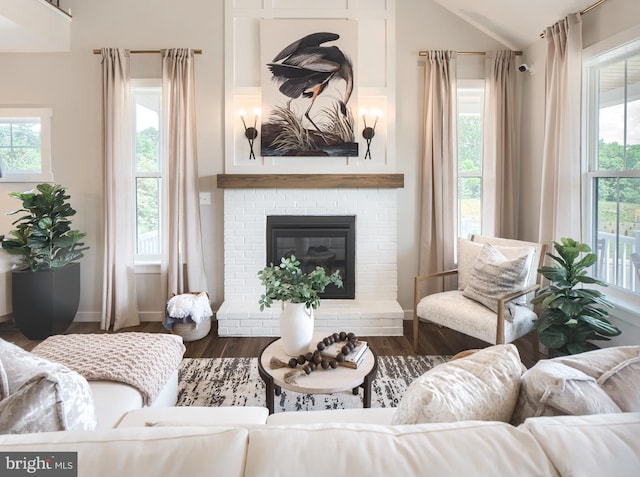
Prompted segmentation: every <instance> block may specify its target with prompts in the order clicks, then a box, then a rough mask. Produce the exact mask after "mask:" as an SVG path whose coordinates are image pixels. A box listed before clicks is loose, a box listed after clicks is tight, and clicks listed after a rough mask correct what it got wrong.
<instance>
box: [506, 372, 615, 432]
mask: <svg viewBox="0 0 640 477" xmlns="http://www.w3.org/2000/svg"><path fill="white" fill-rule="evenodd" d="M616 412H620V408H619V407H618V406H617V405H616V403H615V402H614V401H613V400H612V399H611V398H610V397H609V396H608V395H607V393H606V392H604V390H602V389H601V388H600V386H598V383H597V382H596V380H595V379H594V378H593V377H591V376H587V375H586V374H585V373H583V372H582V371H580V370H577V369H574V368H571V367H569V366H567V365H565V364H563V363H561V362H556V361H554V360H542V361H539V362H538V363H536V365H535V366H533V367H532V368H531V369H529V370H527V371H526V372H525V373H524V375H523V376H522V384H521V387H520V395H519V397H518V402H517V404H516V408H515V410H514V413H513V418H512V423H513V424H515V425H517V424H520V423H522V422H523V421H524V420H525V419H527V418H528V417H537V416H563V415H571V416H575V415H587V414H603V413H616Z"/></svg>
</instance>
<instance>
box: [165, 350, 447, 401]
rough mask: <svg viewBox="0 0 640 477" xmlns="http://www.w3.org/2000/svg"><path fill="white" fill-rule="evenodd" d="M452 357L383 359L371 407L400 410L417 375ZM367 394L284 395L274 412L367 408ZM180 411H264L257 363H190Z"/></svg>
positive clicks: (185, 364) (183, 374)
mask: <svg viewBox="0 0 640 477" xmlns="http://www.w3.org/2000/svg"><path fill="white" fill-rule="evenodd" d="M448 358H449V357H448V356H379V357H378V373H377V374H376V378H375V379H374V381H373V384H372V397H371V407H396V406H397V405H398V403H399V402H400V399H401V398H402V396H403V394H404V392H405V390H406V389H407V387H408V386H409V384H410V383H411V381H413V380H414V379H415V378H417V377H418V376H420V375H422V374H423V373H425V372H426V371H427V370H429V369H431V368H432V367H434V366H435V365H437V364H440V363H444V362H445V361H446V360H447V359H448ZM362 394H363V393H362V389H361V390H360V392H359V393H358V395H357V396H354V395H353V394H352V393H351V392H350V391H346V392H341V393H334V394H301V393H297V392H294V391H287V390H283V391H282V394H280V396H276V400H275V412H282V411H311V410H322V409H348V408H359V407H362ZM177 405H178V406H265V389H264V382H263V381H262V379H261V378H260V375H259V374H258V360H257V358H185V359H183V360H182V363H181V364H180V369H179V383H178V404H177Z"/></svg>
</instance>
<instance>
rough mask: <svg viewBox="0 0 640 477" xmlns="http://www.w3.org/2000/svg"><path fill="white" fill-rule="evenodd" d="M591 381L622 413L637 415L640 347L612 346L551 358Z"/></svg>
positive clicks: (639, 391)
mask: <svg viewBox="0 0 640 477" xmlns="http://www.w3.org/2000/svg"><path fill="white" fill-rule="evenodd" d="M553 361H554V362H555V363H562V364H563V365H565V366H570V367H572V368H574V369H577V370H579V371H582V372H583V373H584V374H586V375H587V376H589V377H591V378H593V379H594V380H595V381H596V383H597V384H598V386H599V387H600V388H601V389H602V390H603V391H604V392H605V393H607V396H609V397H610V398H611V399H612V400H613V402H615V403H616V404H617V405H618V407H619V408H620V410H621V411H622V412H640V346H615V347H612V348H603V349H598V350H594V351H588V352H586V353H580V354H574V355H571V356H563V357H561V358H554V359H553Z"/></svg>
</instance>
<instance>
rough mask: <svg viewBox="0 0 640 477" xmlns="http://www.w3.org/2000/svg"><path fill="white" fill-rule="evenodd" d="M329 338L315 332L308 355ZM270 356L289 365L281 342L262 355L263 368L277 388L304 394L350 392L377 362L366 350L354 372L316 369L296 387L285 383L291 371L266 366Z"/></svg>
mask: <svg viewBox="0 0 640 477" xmlns="http://www.w3.org/2000/svg"><path fill="white" fill-rule="evenodd" d="M328 334H329V333H328V332H326V331H316V332H314V333H313V340H312V341H311V346H310V347H309V351H314V350H315V349H316V344H317V343H318V341H320V340H322V339H323V338H325V337H326V336H327V335H328ZM273 356H275V357H277V358H278V359H280V360H281V361H284V362H288V361H289V359H291V356H289V355H287V354H286V353H285V352H284V351H283V349H282V340H281V339H277V340H275V341H273V342H272V343H271V344H269V345H267V347H266V348H265V349H264V350H263V351H262V353H261V355H260V362H261V364H262V367H263V368H264V370H265V371H266V372H267V373H268V374H269V375H271V377H273V382H274V384H275V385H276V386H280V387H281V388H283V389H288V390H289V391H296V392H299V393H307V394H330V393H335V392H339V391H347V390H352V389H353V388H356V387H358V386H360V385H361V384H362V383H363V382H364V378H365V376H366V375H367V374H369V373H370V372H371V370H372V369H373V368H374V366H375V362H376V358H375V355H374V354H373V352H372V351H371V349H367V350H366V351H365V353H364V356H363V357H362V361H361V362H360V364H359V365H358V368H357V369H353V368H348V367H346V366H338V367H337V368H336V369H331V368H329V369H322V368H321V367H318V368H317V369H316V370H315V371H313V372H312V373H311V374H309V375H304V374H303V375H302V376H300V377H298V378H297V379H296V382H295V383H285V381H284V375H285V374H286V373H287V372H289V371H292V368H289V367H285V368H279V369H271V366H270V364H269V362H270V361H271V358H272V357H273ZM296 369H299V370H301V369H302V366H298V367H297V368H296Z"/></svg>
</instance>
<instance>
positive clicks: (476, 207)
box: [458, 177, 482, 238]
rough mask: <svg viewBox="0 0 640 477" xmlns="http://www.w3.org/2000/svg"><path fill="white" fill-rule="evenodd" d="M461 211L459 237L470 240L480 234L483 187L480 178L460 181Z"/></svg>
mask: <svg viewBox="0 0 640 477" xmlns="http://www.w3.org/2000/svg"><path fill="white" fill-rule="evenodd" d="M458 194H459V197H460V200H459V210H458V217H459V223H458V237H462V238H469V236H470V235H472V234H479V233H480V216H481V213H480V212H481V204H482V202H481V200H480V198H481V197H482V185H481V178H480V177H460V178H459V179H458Z"/></svg>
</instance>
